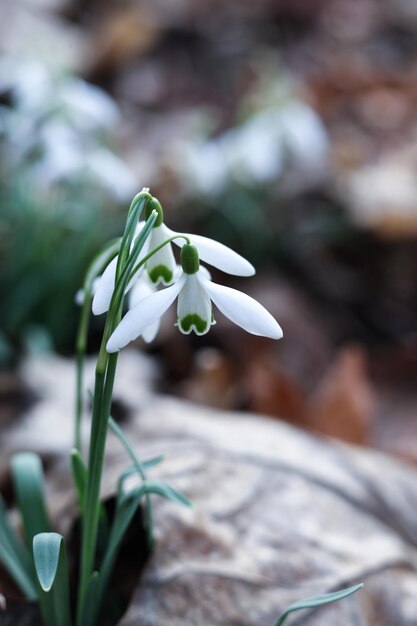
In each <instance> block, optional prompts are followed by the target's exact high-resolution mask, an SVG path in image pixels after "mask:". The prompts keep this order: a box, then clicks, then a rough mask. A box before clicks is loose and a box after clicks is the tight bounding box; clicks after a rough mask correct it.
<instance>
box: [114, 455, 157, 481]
mask: <svg viewBox="0 0 417 626" xmlns="http://www.w3.org/2000/svg"><path fill="white" fill-rule="evenodd" d="M163 460H164V456H163V455H162V454H161V455H159V456H154V457H152V458H150V459H146V460H145V461H142V462H141V464H142V468H143V469H144V470H145V471H147V470H149V469H152V468H153V467H156V466H157V465H159V464H160V463H162V461H163ZM135 474H138V468H137V466H136V465H129V467H127V468H126V469H125V470H124V471H123V472H122V473H121V474H120V476H119V480H120V481H122V482H123V481H125V480H126V479H127V478H130V476H134V475H135Z"/></svg>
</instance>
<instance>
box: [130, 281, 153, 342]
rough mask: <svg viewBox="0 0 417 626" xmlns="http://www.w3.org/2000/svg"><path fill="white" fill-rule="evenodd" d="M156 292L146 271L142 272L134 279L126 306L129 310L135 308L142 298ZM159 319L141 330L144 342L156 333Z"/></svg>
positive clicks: (149, 340) (148, 340)
mask: <svg viewBox="0 0 417 626" xmlns="http://www.w3.org/2000/svg"><path fill="white" fill-rule="evenodd" d="M155 292H156V287H155V285H154V284H153V283H152V282H151V281H150V280H149V278H148V275H147V274H146V272H142V274H141V275H140V276H139V278H138V280H136V282H135V284H134V285H133V287H132V289H131V290H130V293H129V300H128V307H129V310H130V309H133V308H135V307H136V306H137V305H138V304H139V303H140V302H141V301H142V300H144V299H145V298H147V297H148V296H150V295H152V294H154V293H155ZM160 325H161V321H160V320H159V319H156V320H155V321H153V322H151V323H150V324H149V326H147V327H146V328H145V330H144V331H143V332H142V337H143V339H144V340H145V341H146V343H151V341H153V340H154V339H155V337H156V335H157V334H158V331H159V327H160Z"/></svg>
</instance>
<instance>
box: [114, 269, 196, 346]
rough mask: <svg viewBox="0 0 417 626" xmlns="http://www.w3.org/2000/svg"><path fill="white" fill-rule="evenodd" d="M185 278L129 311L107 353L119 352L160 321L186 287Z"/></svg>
mask: <svg viewBox="0 0 417 626" xmlns="http://www.w3.org/2000/svg"><path fill="white" fill-rule="evenodd" d="M184 282H185V279H184V276H181V278H180V279H179V280H178V282H177V283H175V285H172V286H171V287H168V288H167V289H163V290H162V291H158V292H157V293H153V294H151V295H150V296H148V297H147V298H145V299H144V300H142V301H141V302H139V304H137V305H136V306H135V307H134V308H133V309H131V310H130V311H128V312H127V313H126V315H125V316H124V318H123V319H122V321H121V322H120V324H119V325H118V327H117V328H116V330H115V331H114V333H113V334H112V336H111V337H110V339H109V341H108V343H107V352H117V351H118V350H120V349H121V348H123V347H124V346H126V345H127V344H128V343H129V342H130V341H133V340H134V339H136V337H139V335H141V334H142V333H143V332H144V331H145V330H146V329H147V328H148V327H149V326H150V325H151V324H153V323H154V322H156V321H157V320H159V318H160V317H161V316H162V315H163V314H164V313H165V311H166V310H167V309H168V308H169V307H170V306H171V304H172V303H173V302H174V300H175V298H176V297H177V295H178V294H179V292H180V291H181V289H182V287H183V285H184Z"/></svg>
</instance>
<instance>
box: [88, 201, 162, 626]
mask: <svg viewBox="0 0 417 626" xmlns="http://www.w3.org/2000/svg"><path fill="white" fill-rule="evenodd" d="M142 200H143V202H142ZM145 201H146V198H143V196H142V197H141V198H139V201H137V203H136V204H135V205H134V204H133V203H132V206H133V208H132V207H131V213H129V217H128V227H129V229H130V231H131V233H134V227H135V224H136V220H137V219H138V217H139V214H140V212H141V211H142V209H143V207H144V204H145ZM156 217H157V213H156V211H153V212H152V214H151V215H150V216H149V218H148V219H147V222H146V225H145V227H144V229H143V231H142V232H141V234H140V235H139V236H138V238H137V240H136V242H135V244H134V246H133V249H132V250H131V251H130V247H131V243H132V239H133V235H131V236H130V235H129V233H127V228H126V230H125V234H124V236H123V239H122V244H121V246H120V251H119V259H118V261H119V262H118V267H117V270H116V287H115V289H114V292H113V296H112V299H111V303H110V307H109V312H108V314H107V317H106V324H105V328H104V333H103V338H102V341H101V347H100V352H99V355H98V359H97V365H96V378H95V387H94V398H93V411H92V423H91V432H90V450H89V456H88V478H87V489H86V496H85V509H84V515H83V535H82V546H81V568H80V582H79V589H78V603H77V625H78V626H81V624H82V620H83V613H84V607H85V605H86V604H85V603H86V599H87V591H88V587H89V583H90V579H91V576H92V573H93V567H94V560H95V556H96V548H97V535H98V525H99V517H100V486H101V477H102V473H103V463H104V454H105V447H106V438H107V429H108V419H109V417H110V410H111V401H112V396H113V386H114V379H115V375H116V366H117V358H118V354H117V353H115V354H110V355H109V354H108V353H107V351H106V345H107V341H108V339H109V337H110V335H111V333H112V332H113V331H114V329H115V328H116V326H117V325H118V323H119V322H120V319H121V316H122V309H123V299H124V293H125V289H126V285H127V281H128V278H129V275H130V273H131V271H132V269H133V267H134V266H135V263H136V260H137V257H138V255H139V253H140V250H141V249H142V247H143V244H144V242H145V240H146V238H147V237H148V236H149V233H150V231H151V229H152V228H153V225H154V223H155V220H156ZM129 251H130V255H129ZM121 259H123V263H122V264H121V265H120V260H121ZM91 626H93V625H91Z"/></svg>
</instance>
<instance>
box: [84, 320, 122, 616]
mask: <svg viewBox="0 0 417 626" xmlns="http://www.w3.org/2000/svg"><path fill="white" fill-rule="evenodd" d="M108 327H109V324H108V323H106V328H105V331H104V334H103V340H102V345H101V349H100V354H99V358H98V361H97V367H96V379H95V388H94V400H93V415H92V423H91V437H90V450H89V456H88V459H89V461H88V483H87V491H86V499H85V513H84V519H83V542H82V550H81V572H80V586H79V597H78V624H81V619H82V612H83V609H84V603H85V599H86V592H87V588H88V584H89V581H90V576H91V574H92V571H93V567H94V558H95V553H96V544H97V533H98V523H99V516H100V485H101V476H102V472H103V462H104V452H105V446H106V435H107V422H108V418H109V416H110V408H111V399H112V394H113V385H114V378H115V374H116V365H117V357H118V354H117V353H116V354H111V355H108V354H107V353H106V343H107V340H108V337H109V328H108Z"/></svg>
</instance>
